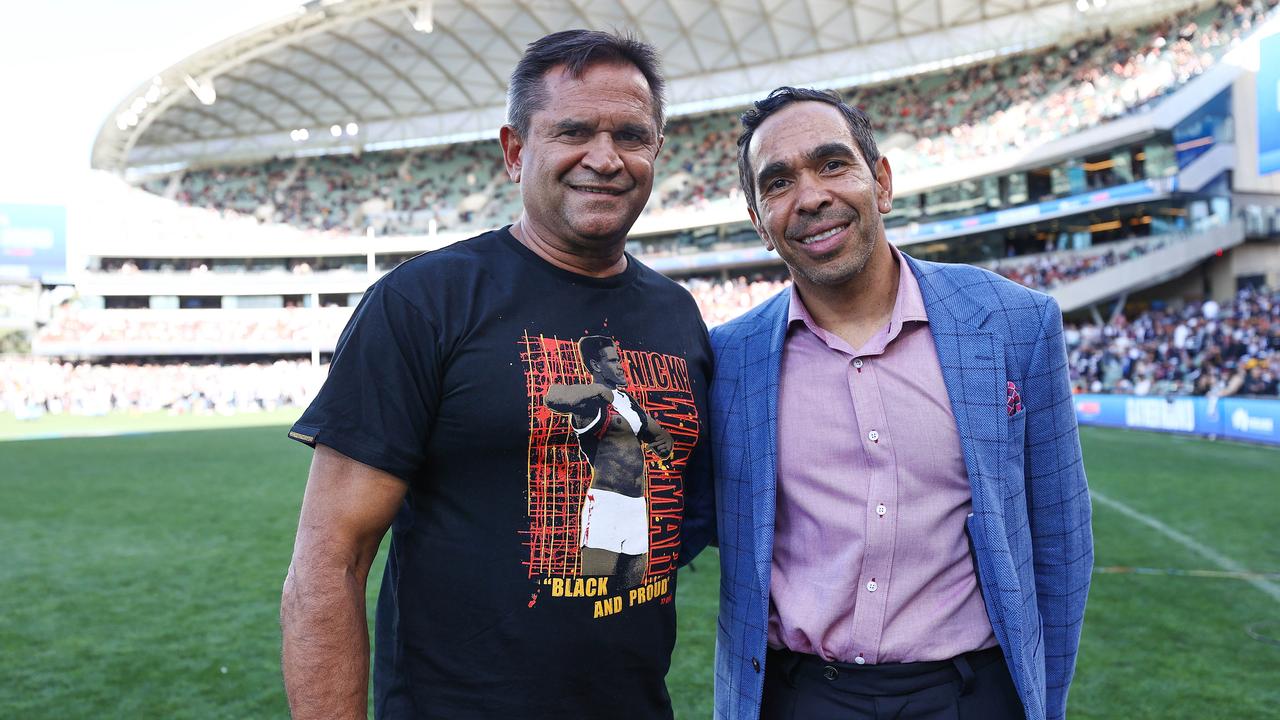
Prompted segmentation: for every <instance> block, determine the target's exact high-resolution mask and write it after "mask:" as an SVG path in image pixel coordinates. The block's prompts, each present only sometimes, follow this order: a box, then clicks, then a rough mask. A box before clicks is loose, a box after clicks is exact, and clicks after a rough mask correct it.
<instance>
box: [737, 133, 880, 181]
mask: <svg viewBox="0 0 1280 720" xmlns="http://www.w3.org/2000/svg"><path fill="white" fill-rule="evenodd" d="M854 157H856V155H855V154H854V151H853V148H851V147H849V146H848V145H847V144H846V143H842V142H829V143H823V144H821V145H818V146H817V147H815V148H812V149H810V150H809V151H808V152H806V153H805V154H804V159H805V161H806V162H808V163H809V164H811V165H812V164H817V163H818V162H820V161H822V160H826V159H828V158H847V159H850V160H852V159H853V158H854ZM790 167H791V166H790V165H788V164H787V163H785V162H782V161H781V160H775V161H774V162H771V163H769V164H768V165H765V166H764V167H763V168H761V169H760V172H759V173H758V174H757V175H756V187H757V188H759V187H764V185H765V184H766V183H768V182H769V181H770V180H772V179H774V178H775V177H777V176H779V175H783V174H785V173H786V172H787V171H788V170H789V169H790Z"/></svg>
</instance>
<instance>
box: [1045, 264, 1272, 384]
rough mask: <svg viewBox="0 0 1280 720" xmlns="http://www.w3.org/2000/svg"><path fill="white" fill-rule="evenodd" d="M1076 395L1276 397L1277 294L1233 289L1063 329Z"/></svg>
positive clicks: (1267, 291)
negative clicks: (1228, 295) (1220, 297)
mask: <svg viewBox="0 0 1280 720" xmlns="http://www.w3.org/2000/svg"><path fill="white" fill-rule="evenodd" d="M1065 335H1066V342H1067V350H1068V362H1069V364H1070V365H1071V376H1072V382H1073V383H1074V385H1075V391H1076V392H1116V393H1128V394H1134V395H1168V394H1180V395H1207V396H1213V397H1227V396H1231V395H1264V396H1274V395H1277V394H1280V385H1278V383H1280V292H1277V291H1274V290H1265V289H1263V290H1253V289H1244V290H1241V291H1240V292H1239V293H1238V294H1237V295H1236V296H1235V298H1234V299H1233V300H1232V302H1230V303H1228V304H1226V305H1225V306H1223V305H1219V304H1218V303H1217V302H1215V301H1213V300H1208V301H1205V302H1203V303H1188V304H1186V305H1184V306H1182V307H1153V308H1151V309H1150V310H1147V311H1146V312H1143V313H1141V314H1140V315H1138V316H1136V317H1134V318H1133V319H1126V318H1125V317H1124V316H1120V317H1117V318H1115V319H1113V320H1112V321H1111V322H1108V323H1102V324H1084V325H1068V326H1067V327H1066V328H1065Z"/></svg>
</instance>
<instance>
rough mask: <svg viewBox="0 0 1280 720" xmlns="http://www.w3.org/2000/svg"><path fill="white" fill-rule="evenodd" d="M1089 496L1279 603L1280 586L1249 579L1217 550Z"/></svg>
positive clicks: (1098, 496)
mask: <svg viewBox="0 0 1280 720" xmlns="http://www.w3.org/2000/svg"><path fill="white" fill-rule="evenodd" d="M1089 495H1090V496H1091V497H1092V498H1093V499H1094V501H1095V502H1097V503H1098V504H1100V505H1104V506H1106V507H1108V508H1111V509H1112V510H1115V511H1116V512H1118V513H1120V514H1121V515H1124V516H1125V517H1128V518H1129V519H1130V520H1136V521H1138V522H1140V523H1142V524H1143V525H1146V526H1147V527H1149V528H1151V529H1152V530H1155V531H1156V532H1158V533H1160V534H1161V535H1164V536H1165V537H1167V538H1169V539H1170V540H1173V541H1174V542H1176V543H1178V544H1179V545H1181V546H1183V547H1185V548H1187V549H1188V550H1191V551H1192V552H1194V553H1197V554H1199V555H1200V556H1202V557H1204V558H1205V559H1206V560H1208V561H1209V562H1211V563H1213V564H1215V565H1217V566H1218V567H1220V568H1222V569H1223V570H1226V571H1228V572H1231V573H1239V574H1241V576H1242V577H1241V579H1242V580H1243V581H1244V582H1247V583H1249V584H1250V585H1252V586H1254V587H1255V588H1257V589H1258V590H1260V591H1262V592H1263V593H1264V594H1265V595H1267V596H1268V597H1270V598H1271V599H1272V600H1275V601H1276V602H1280V585H1277V584H1276V583H1273V582H1271V581H1270V580H1264V579H1262V578H1259V577H1249V575H1250V572H1249V570H1248V569H1247V568H1246V567H1245V566H1243V565H1241V564H1240V563H1238V562H1236V561H1235V560H1232V559H1231V558H1229V557H1227V556H1226V555H1223V554H1222V553H1220V552H1218V551H1217V550H1214V549H1213V548H1211V547H1209V546H1208V545H1205V544H1204V543H1202V542H1200V541H1199V540H1196V539H1195V538H1193V537H1191V536H1190V535H1187V534H1185V533H1182V532H1180V531H1178V530H1175V529H1174V528H1171V527H1169V526H1168V525H1166V524H1164V523H1163V522H1160V520H1158V519H1156V518H1154V517H1151V516H1150V515H1147V514H1146V513H1143V512H1140V511H1138V510H1134V509H1133V508H1131V507H1129V506H1128V505H1126V504H1124V503H1122V502H1120V501H1119V500H1116V499H1114V498H1110V497H1108V496H1106V495H1104V494H1103V493H1100V492H1098V491H1097V490H1094V489H1093V488H1090V489H1089Z"/></svg>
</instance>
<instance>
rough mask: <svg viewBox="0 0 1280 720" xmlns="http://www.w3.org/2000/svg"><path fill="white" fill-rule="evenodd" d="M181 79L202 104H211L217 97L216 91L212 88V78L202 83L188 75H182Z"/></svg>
mask: <svg viewBox="0 0 1280 720" xmlns="http://www.w3.org/2000/svg"><path fill="white" fill-rule="evenodd" d="M182 81H183V82H184V83H186V84H187V88H188V89H190V90H191V94H192V95H195V96H196V99H197V100H199V101H200V103H201V104H202V105H212V104H213V102H214V101H215V100H217V99H218V93H217V92H215V91H214V89H213V79H212V78H209V79H207V80H205V81H204V82H203V83H201V82H197V81H196V79H195V78H193V77H191V76H190V75H183V76H182Z"/></svg>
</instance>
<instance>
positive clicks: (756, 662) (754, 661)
mask: <svg viewBox="0 0 1280 720" xmlns="http://www.w3.org/2000/svg"><path fill="white" fill-rule="evenodd" d="M751 667H752V669H754V670H755V671H756V672H760V661H759V660H758V659H756V658H751Z"/></svg>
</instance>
